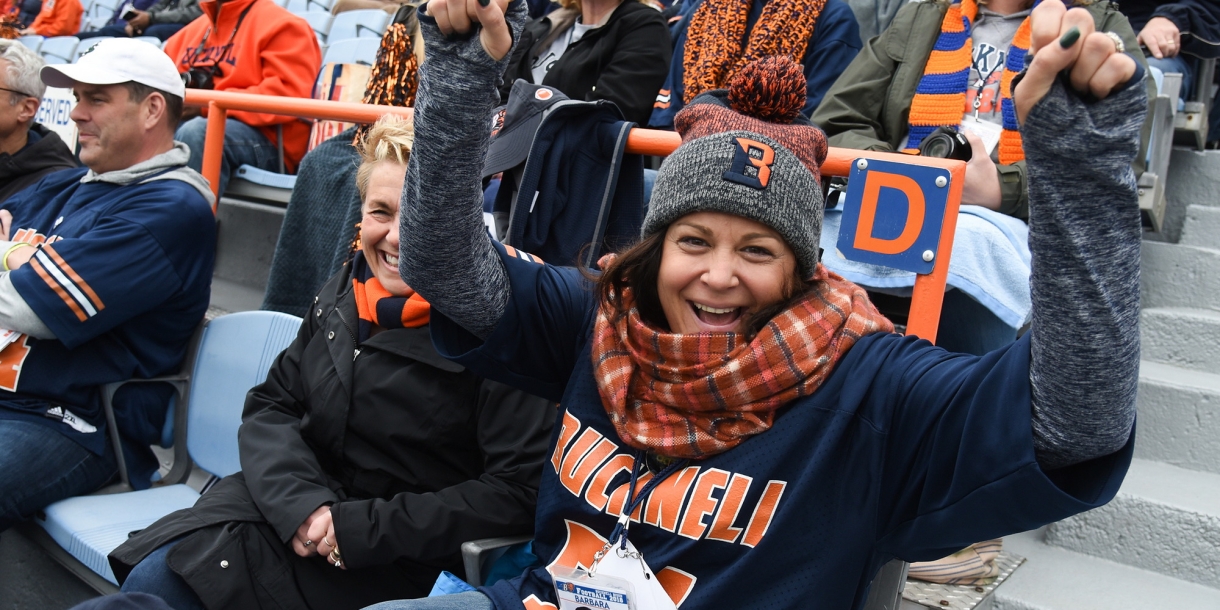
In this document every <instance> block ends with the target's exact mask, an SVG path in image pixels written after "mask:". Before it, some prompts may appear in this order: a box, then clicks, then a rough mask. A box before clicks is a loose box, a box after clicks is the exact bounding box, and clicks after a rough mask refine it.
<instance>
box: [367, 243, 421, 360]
mask: <svg viewBox="0 0 1220 610" xmlns="http://www.w3.org/2000/svg"><path fill="white" fill-rule="evenodd" d="M352 289H353V291H354V292H355V297H356V312H357V314H358V315H359V316H360V331H359V341H358V343H364V342H365V341H366V340H368V338H369V337H370V336H371V335H372V334H373V327H374V326H380V327H381V328H384V329H386V330H389V329H392V328H416V327H419V326H423V325H425V324H427V323H428V320H429V319H430V317H431V313H432V306H431V305H429V304H428V302H427V301H425V300H424V298H423V297H421V296H419V293H418V292H412V293H411V295H410V296H405V297H400V296H394V295H393V294H390V291H388V290H386V289H385V287H384V286H382V285H381V282H380V281H379V280H378V279H377V277H376V276H374V275H373V270H372V269H370V268H369V264H368V261H366V260H364V252H357V253H356V256H355V257H354V258H352Z"/></svg>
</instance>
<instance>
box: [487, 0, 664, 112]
mask: <svg viewBox="0 0 1220 610" xmlns="http://www.w3.org/2000/svg"><path fill="white" fill-rule="evenodd" d="M578 14H579V12H572V11H571V10H568V9H559V10H556V11H554V12H552V13H550V14H549V15H546V16H544V17H541V18H539V19H535V20H534V21H531V22H529V23H527V24H526V25H525V29H524V30H523V31H522V33H521V41H520V42H518V43H517V46H516V47H515V48H514V50H513V56H512V58H511V59H510V60H509V62H508V69H507V70H506V71H505V74H504V83H503V85H502V86H501V88H500V99H501V100H502V102H503V103H507V102H508V94H509V92H510V91H511V90H512V88H513V82H515V81H516V80H517V79H518V78H521V79H525V80H526V81H528V82H531V83H533V82H534V77H533V70H532V66H533V63H534V58H535V57H537V56H538V54H539V53H543V52H545V51H546V50H547V49H548V48H549V47H550V45H551V43H552V42H553V41H554V38H555V37H554V36H552V35H551V33H552V31H553V30H554V29H555V28H556V27H559V28H561V30H559V31H557V32H556V34H557V35H564V34H562V32H566V31H567V29H568V28H570V27H571V24H572V23H573V22H574V20H575V18H576V15H578ZM672 56H673V43H672V42H671V41H670V38H669V28H667V27H666V26H665V18H664V17H662V16H661V13H660V11H657V10H656V9H654V8H651V7H648V6H646V5H643V4H640V3H639V2H636V0H623V2H622V4H620V5H619V6H618V8H616V9H614V12H613V13H611V14H610V17H609V18H608V19H607V20H606V23H605V24H604V25H602V26H601V27H599V28H596V29H593V30H590V31H589V32H588V33H586V34H585V35H584V36H583V37H582V38H581V39H580V40H577V41H576V42H574V43H572V45H571V46H569V47H568V48H567V50H566V51H564V53H563V55H562V56H561V57H560V58H559V61H557V62H555V65H554V66H553V67H552V68H551V69H550V71H549V72H547V74H546V78H544V79H542V82H541V83H535V84H542V85H546V86H548V87H554V88H555V89H558V90H560V91H561V92H563V94H564V95H566V96H568V97H569V98H571V99H574V100H578V101H588V102H591V101H594V100H610V101H612V102H614V103H615V104H616V105H618V107H619V110H622V111H623V116H624V117H625V118H626V119H627V120H628V121H634V122H636V123H639V124H641V125H647V124H648V117H649V116H650V115H652V105H653V103H654V102H656V100H657V92H658V91H660V89H661V85H663V84H665V76H666V75H667V74H668V73H669V60H670V58H671V57H672Z"/></svg>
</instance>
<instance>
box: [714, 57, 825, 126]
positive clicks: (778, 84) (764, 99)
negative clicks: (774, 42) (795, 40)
mask: <svg viewBox="0 0 1220 610" xmlns="http://www.w3.org/2000/svg"><path fill="white" fill-rule="evenodd" d="M805 88H806V84H805V74H804V72H802V71H801V65H800V64H798V63H796V61H795V60H793V59H792V58H791V57H788V56H786V55H780V56H775V57H764V58H762V59H756V60H754V61H752V62H750V63H748V64H746V65H745V66H743V67H742V68H741V69H740V70H738V71H737V74H735V75H733V79H732V80H731V81H729V106H730V107H732V108H733V110H736V111H737V112H740V113H741V114H744V115H746V116H751V117H754V118H756V119H760V120H763V121H767V122H770V123H785V124H786V123H791V122H792V121H793V120H795V119H796V117H797V115H799V114H800V113H801V109H802V108H804V107H805Z"/></svg>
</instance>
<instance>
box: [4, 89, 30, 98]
mask: <svg viewBox="0 0 1220 610" xmlns="http://www.w3.org/2000/svg"><path fill="white" fill-rule="evenodd" d="M0 91H8V92H9V93H16V94H17V95H20V96H24V97H34V96H33V95H30V94H28V93H26V92H24V91H18V90H16V89H9V88H8V87H0Z"/></svg>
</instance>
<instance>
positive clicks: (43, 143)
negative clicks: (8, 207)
mask: <svg viewBox="0 0 1220 610" xmlns="http://www.w3.org/2000/svg"><path fill="white" fill-rule="evenodd" d="M30 132H31V133H30V139H31V140H35V141H34V142H33V143H31V144H27V145H26V147H25V148H23V149H21V150H20V151H18V152H17V154H15V155H10V154H7V153H0V203H3V202H4V201H5V200H7V199H8V198H9V197H12V196H13V195H15V194H16V193H17V191H20V190H23V189H25V187H27V186H30V185H31V184H34V183H35V182H38V181H39V180H41V179H42V177H43V176H45V175H47V174H49V173H51V172H57V171H59V170H61V169H72V168H76V167H80V163H78V162H77V160H76V155H74V154H72V149H70V148H68V145H67V144H64V141H63V139H61V138H60V137H59V134H57V133H55V132H54V131H51V130H50V129H47V128H46V127H44V126H42V125H41V124H38V123H34V124H33V125H31V126H30Z"/></svg>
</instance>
